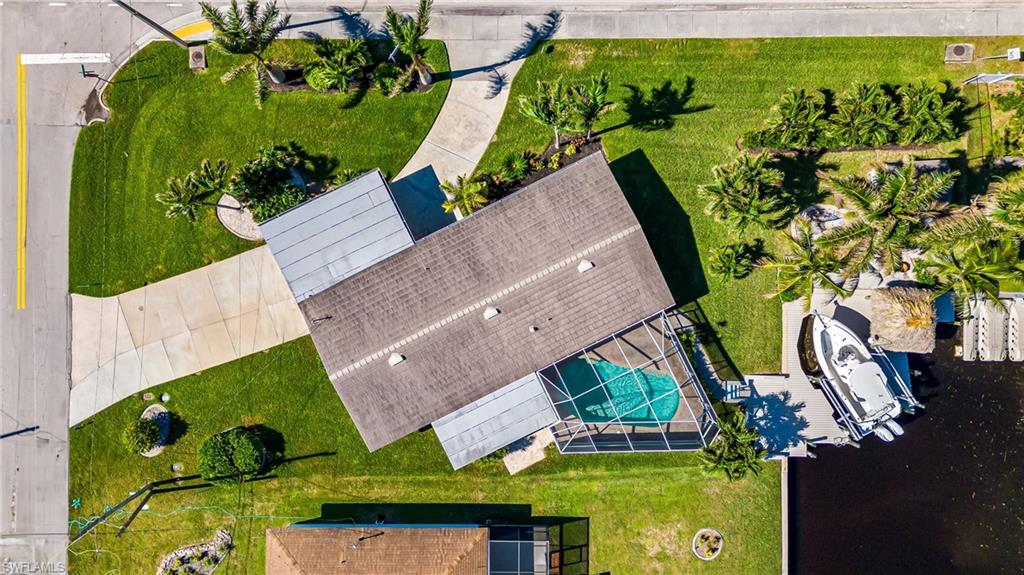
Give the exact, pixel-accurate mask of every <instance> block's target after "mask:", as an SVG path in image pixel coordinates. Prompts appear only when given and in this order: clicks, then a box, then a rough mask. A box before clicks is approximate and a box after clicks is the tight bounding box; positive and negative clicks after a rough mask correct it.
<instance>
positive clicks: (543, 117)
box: [519, 78, 574, 150]
mask: <svg viewBox="0 0 1024 575" xmlns="http://www.w3.org/2000/svg"><path fill="white" fill-rule="evenodd" d="M519 111H520V112H522V113H523V115H524V116H526V117H527V118H530V119H531V120H533V121H534V122H537V123H538V124H541V125H542V126H546V127H547V128H549V129H551V130H552V131H553V132H554V134H555V149H556V150H557V149H559V147H560V143H561V140H560V137H561V134H562V132H565V131H568V130H571V129H572V128H573V127H574V123H573V106H572V101H571V100H570V99H569V95H568V94H567V93H566V91H565V87H564V86H563V85H562V79H561V78H557V79H556V80H554V81H553V82H541V81H538V82H537V93H536V94H534V95H533V96H519Z"/></svg>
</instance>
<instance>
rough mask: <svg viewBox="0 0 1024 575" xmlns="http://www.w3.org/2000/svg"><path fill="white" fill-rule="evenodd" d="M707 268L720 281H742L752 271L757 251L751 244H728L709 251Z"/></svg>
mask: <svg viewBox="0 0 1024 575" xmlns="http://www.w3.org/2000/svg"><path fill="white" fill-rule="evenodd" d="M709 256H710V260H711V261H710V262H708V268H710V269H711V273H713V274H715V275H716V276H718V277H719V278H720V279H722V280H730V279H737V280H738V279H743V278H745V277H747V276H748V275H750V272H752V271H754V265H755V263H754V260H755V258H756V257H757V249H756V247H755V246H753V245H751V244H745V243H741V244H729V245H727V246H722V247H719V248H714V249H713V250H711V253H710V254H709Z"/></svg>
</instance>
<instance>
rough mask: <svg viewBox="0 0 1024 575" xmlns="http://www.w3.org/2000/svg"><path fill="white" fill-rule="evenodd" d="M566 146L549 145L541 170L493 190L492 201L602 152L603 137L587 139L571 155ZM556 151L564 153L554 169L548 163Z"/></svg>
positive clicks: (541, 158) (543, 155)
mask: <svg viewBox="0 0 1024 575" xmlns="http://www.w3.org/2000/svg"><path fill="white" fill-rule="evenodd" d="M565 146H566V143H562V147H561V149H559V150H556V149H555V146H554V144H551V145H549V146H548V149H547V150H545V151H544V153H543V154H541V155H540V163H541V165H542V167H541V168H540V169H539V170H537V171H536V172H533V173H531V174H530V175H528V176H526V177H525V178H523V179H522V180H519V181H518V182H515V183H513V184H511V185H506V186H502V187H501V188H499V189H495V190H493V191H492V192H491V196H490V201H491V202H496V201H498V200H500V199H502V198H505V197H508V196H510V195H512V194H513V193H515V192H517V191H519V190H521V189H523V188H525V187H526V186H529V185H530V184H532V183H534V182H536V181H537V180H540V179H541V178H544V177H546V176H548V175H550V174H553V173H554V172H556V171H558V170H560V169H562V168H564V167H566V166H568V165H571V164H574V163H576V162H578V161H580V160H582V159H583V158H585V157H587V156H589V155H591V154H595V153H597V152H600V151H601V139H600V138H591V139H590V140H587V141H586V142H585V143H583V144H582V145H578V146H577V147H576V153H575V154H573V155H571V156H566V155H565ZM555 153H561V154H562V161H561V162H560V163H559V166H558V168H557V169H555V170H552V169H551V168H549V167H548V165H547V164H548V159H549V158H550V157H551V156H552V155H554V154H555Z"/></svg>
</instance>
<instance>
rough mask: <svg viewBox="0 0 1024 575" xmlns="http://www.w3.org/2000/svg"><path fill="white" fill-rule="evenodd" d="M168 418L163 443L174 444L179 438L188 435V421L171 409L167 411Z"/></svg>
mask: <svg viewBox="0 0 1024 575" xmlns="http://www.w3.org/2000/svg"><path fill="white" fill-rule="evenodd" d="M168 417H169V418H170V430H169V431H168V432H167V440H166V441H164V445H174V444H175V443H177V442H178V440H179V439H181V438H182V437H185V436H186V435H188V422H187V421H185V420H184V419H182V417H181V416H180V415H178V414H177V413H174V412H173V411H170V412H168Z"/></svg>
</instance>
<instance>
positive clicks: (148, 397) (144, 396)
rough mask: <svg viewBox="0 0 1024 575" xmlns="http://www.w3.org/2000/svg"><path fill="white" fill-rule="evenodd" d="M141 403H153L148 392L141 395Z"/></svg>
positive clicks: (151, 396) (151, 395)
mask: <svg viewBox="0 0 1024 575" xmlns="http://www.w3.org/2000/svg"><path fill="white" fill-rule="evenodd" d="M142 401H153V394H152V393H150V392H148V391H147V392H146V393H143V394H142Z"/></svg>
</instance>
